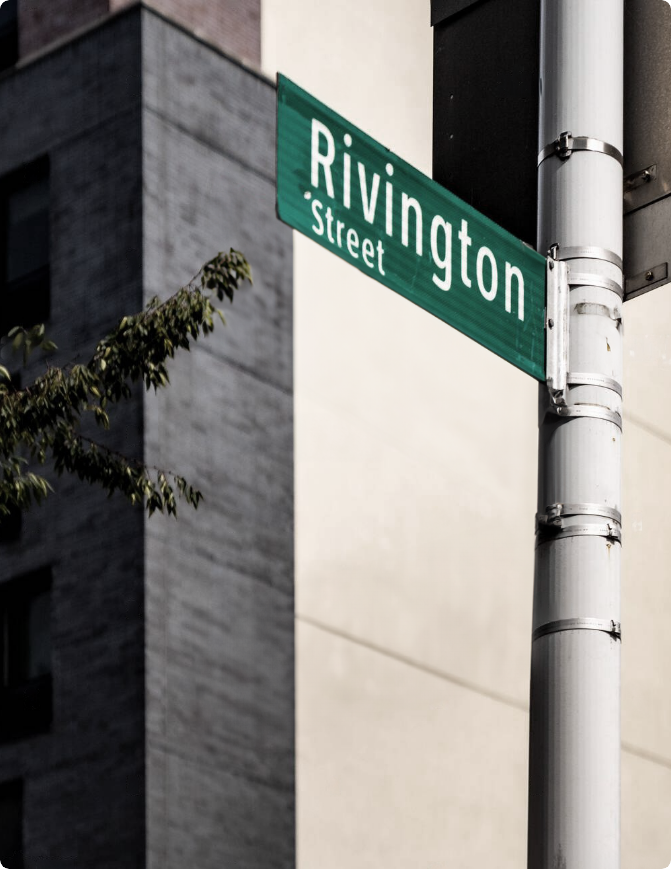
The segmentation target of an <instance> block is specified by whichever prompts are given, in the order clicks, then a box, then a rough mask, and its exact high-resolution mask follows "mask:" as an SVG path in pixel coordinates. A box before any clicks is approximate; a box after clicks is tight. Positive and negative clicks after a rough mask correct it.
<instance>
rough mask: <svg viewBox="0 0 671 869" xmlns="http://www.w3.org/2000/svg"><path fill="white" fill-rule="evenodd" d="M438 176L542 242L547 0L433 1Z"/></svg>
mask: <svg viewBox="0 0 671 869" xmlns="http://www.w3.org/2000/svg"><path fill="white" fill-rule="evenodd" d="M432 23H433V24H434V92H433V106H434V108H433V177H434V178H435V179H436V181H438V182H439V183H440V184H442V185H444V186H445V187H447V188H448V189H449V190H451V191H452V192H453V193H456V195H457V196H460V197H461V198H462V199H464V200H465V201H466V202H468V203H470V204H471V205H473V206H474V207H475V208H477V209H478V211H481V212H482V213H483V214H486V215H487V216H488V217H490V218H492V220H494V221H496V223H499V224H501V225H502V226H504V227H505V228H506V229H507V230H509V231H510V232H512V233H513V234H514V235H516V236H517V237H518V238H521V239H522V240H523V241H526V242H528V243H529V244H535V241H536V187H537V181H536V174H537V172H536V160H537V155H538V147H537V145H538V78H539V58H538V44H539V28H540V0H433V4H432Z"/></svg>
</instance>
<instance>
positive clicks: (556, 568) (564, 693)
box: [528, 0, 623, 869]
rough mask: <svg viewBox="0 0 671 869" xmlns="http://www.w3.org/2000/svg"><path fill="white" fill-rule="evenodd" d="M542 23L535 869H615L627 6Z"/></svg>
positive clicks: (568, 3) (603, 1) (549, 7)
mask: <svg viewBox="0 0 671 869" xmlns="http://www.w3.org/2000/svg"><path fill="white" fill-rule="evenodd" d="M541 9H542V12H541V80H540V94H541V97H540V99H541V105H540V121H539V147H540V154H539V205H538V214H539V222H538V249H539V251H540V252H542V253H546V252H547V251H548V250H549V249H551V248H553V246H554V245H556V248H554V249H553V253H554V256H555V257H556V258H557V259H558V260H560V261H562V262H565V263H566V264H567V265H568V284H569V292H568V293H564V294H562V293H558V294H557V295H556V297H555V298H556V299H560V298H565V299H566V302H565V303H564V304H565V305H566V304H567V306H568V323H569V329H568V357H567V359H568V364H567V369H566V373H565V378H564V377H563V376H562V377H561V378H560V379H559V380H558V379H557V375H556V371H557V370H561V365H560V366H559V369H557V368H556V367H555V372H554V374H553V376H552V378H551V382H549V383H548V385H547V386H544V387H541V400H540V417H541V418H540V436H539V482H538V516H537V540H536V563H535V578H534V609H533V642H532V663H531V716H530V753H529V843H528V844H529V851H528V866H529V869H582V867H589V869H617V867H619V865H620V853H619V852H620V841H619V840H620V625H619V622H620V530H621V516H620V488H621V485H620V477H621V472H620V440H621V434H622V416H621V414H622V390H621V385H620V384H621V382H622V319H621V318H622V282H623V277H622V261H621V256H622V165H621V164H622V157H621V152H622V74H623V73H622V55H623V0H542V5H541ZM548 316H549V315H548ZM549 319H550V318H549ZM548 326H552V327H553V328H554V327H555V324H554V322H553V324H550V323H548ZM564 381H565V382H564Z"/></svg>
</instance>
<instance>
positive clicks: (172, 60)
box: [0, 6, 295, 869]
mask: <svg viewBox="0 0 671 869" xmlns="http://www.w3.org/2000/svg"><path fill="white" fill-rule="evenodd" d="M0 116H1V117H2V118H3V124H2V125H1V126H0V176H2V175H4V174H5V173H7V172H10V171H11V170H13V169H15V168H16V167H18V166H19V165H21V164H23V163H26V162H29V161H30V160H32V159H33V158H36V157H39V156H41V155H44V154H48V155H49V159H50V192H51V283H52V289H51V306H52V317H51V320H50V323H49V331H50V333H51V334H52V335H53V337H54V340H55V341H56V343H57V344H58V346H59V348H60V350H59V353H58V356H59V358H58V361H59V362H65V361H67V360H70V359H73V358H74V357H76V356H78V355H81V357H82V358H86V353H87V351H88V350H90V348H91V347H92V345H93V343H94V341H95V339H96V338H98V337H99V336H101V335H102V334H103V333H104V332H105V330H106V329H108V328H109V327H110V326H112V325H113V324H114V322H115V321H116V320H118V318H119V317H121V316H122V315H123V314H125V313H129V312H134V311H136V310H139V309H140V308H141V307H142V305H143V304H144V303H145V302H146V301H147V300H148V299H149V298H151V297H152V296H153V295H155V294H158V295H160V296H162V297H165V296H167V295H170V294H171V293H172V292H174V291H175V290H176V289H177V288H178V287H179V286H181V285H182V284H183V283H185V282H186V281H187V280H188V279H189V278H190V277H191V276H192V275H193V274H194V273H195V272H196V271H197V269H198V268H199V266H200V265H201V264H202V263H203V262H204V261H205V260H206V259H208V258H210V257H211V256H212V255H213V254H214V253H216V252H217V251H218V250H227V249H228V248H229V247H235V248H237V249H239V250H241V251H243V252H244V254H245V255H246V256H247V258H248V259H249V261H250V262H251V264H252V268H253V270H254V279H255V283H254V287H253V288H252V289H245V290H244V291H243V292H241V293H239V294H238V296H237V297H236V299H235V302H234V304H233V306H228V305H227V306H226V309H225V314H226V317H227V322H228V325H227V327H226V328H219V329H217V331H216V332H215V333H214V335H212V336H210V337H209V338H208V339H206V340H205V341H203V342H202V343H199V344H198V345H197V346H195V347H194V348H193V350H192V352H191V353H190V354H183V355H182V356H181V357H179V358H177V359H176V360H174V364H173V365H172V366H171V369H170V375H171V386H170V387H169V388H168V390H166V391H165V393H164V394H163V395H159V396H153V395H147V394H143V393H142V391H141V390H138V392H137V395H136V397H135V399H134V400H133V402H132V403H131V404H130V406H128V407H127V408H124V410H123V413H122V415H121V417H120V419H119V422H118V423H117V424H116V425H113V432H112V440H111V443H112V445H113V446H114V447H115V448H118V449H121V450H123V451H125V452H126V453H129V454H133V455H140V456H143V457H144V458H145V460H146V461H147V462H149V463H150V464H153V465H157V466H161V467H166V468H169V469H175V470H178V471H179V472H180V473H184V475H185V476H187V478H188V479H189V480H190V481H191V482H193V483H194V484H195V485H197V486H198V487H199V488H201V489H202V490H203V492H204V494H205V501H204V503H203V504H202V505H201V507H200V508H199V509H198V511H192V510H191V508H187V507H182V509H181V511H180V517H179V519H178V520H177V522H175V520H173V519H170V520H168V519H165V518H163V517H158V518H157V517H153V518H152V519H146V518H145V516H144V515H143V513H142V512H141V511H140V510H134V509H132V508H130V507H129V506H128V505H126V504H125V503H124V502H123V501H121V499H118V498H112V499H111V500H108V499H106V498H105V496H103V495H102V494H101V493H99V492H98V491H96V490H94V489H89V488H87V487H85V486H83V485H80V484H78V483H77V482H76V481H71V480H68V479H61V480H58V481H56V483H55V485H56V487H57V489H58V493H57V495H55V496H53V497H52V498H50V499H49V500H48V501H47V503H46V505H45V506H43V507H41V508H37V509H34V510H32V511H31V512H30V513H29V514H28V515H27V516H26V517H25V521H24V527H23V531H22V535H21V539H20V540H19V541H18V542H17V543H11V544H5V545H3V546H2V548H1V549H0V581H5V580H8V579H10V578H11V577H13V576H16V575H20V574H22V573H24V572H26V571H28V570H31V569H33V568H35V567H39V566H41V565H44V564H51V565H52V570H53V592H52V606H53V610H52V662H53V685H54V688H53V699H54V720H53V724H52V728H51V731H50V732H49V733H46V734H43V735H40V736H34V737H30V738H27V739H23V740H19V741H15V742H11V743H4V744H0V782H1V781H5V780H10V779H14V778H23V780H24V840H25V859H26V866H41V865H45V866H47V865H48V866H49V867H50V869H60V867H66V866H67V867H82V869H90V867H94V866H95V867H96V869H107V867H109V869H117V867H118V869H121V867H123V869H133V867H145V866H150V867H152V869H158V867H161V869H171V867H175V869H177V867H180V869H182V867H184V866H189V867H194V869H196V867H198V869H209V867H215V866H216V867H217V869H220V867H235V869H243V867H250V869H251V867H259V869H260V867H264V869H272V867H278V869H279V867H282V869H285V867H291V866H293V865H294V863H295V856H294V855H295V846H294V819H295V799H294V641H293V620H294V606H293V382H292V316H293V314H292V297H291V285H292V253H291V233H290V231H289V230H288V229H287V228H286V227H284V226H282V225H281V224H280V223H279V222H278V221H277V220H276V217H275V211H274V199H275V190H274V171H275V158H274V135H275V98H274V88H273V86H272V84H271V83H269V82H267V81H266V80H265V79H263V78H261V77H260V76H258V75H256V74H254V73H251V72H250V71H249V70H246V69H244V68H243V67H241V66H240V65H239V64H237V63H236V62H234V61H232V60H230V59H229V58H227V57H226V56H224V55H223V54H221V53H220V52H218V51H217V50H215V49H213V48H212V47H210V46H208V45H206V44H204V43H203V42H202V41H199V40H197V39H195V38H194V37H193V36H191V35H190V34H189V33H188V32H186V31H184V30H182V29H180V28H178V27H176V26H175V25H173V24H171V23H170V22H169V21H167V20H166V19H164V18H162V17H161V16H159V15H157V14H156V13H154V12H152V11H150V10H149V9H147V8H142V7H139V6H135V7H132V8H130V9H129V10H128V11H125V12H122V13H120V14H118V15H117V16H114V17H113V18H110V19H108V20H107V21H106V22H104V23H103V24H101V25H100V26H98V27H96V28H95V29H93V30H91V31H89V32H87V33H86V34H84V35H81V36H79V37H77V38H76V39H74V40H72V41H71V42H69V43H67V44H65V45H62V46H60V47H58V48H57V49H55V50H54V51H52V52H51V53H48V54H45V55H43V56H41V57H39V58H38V59H36V60H34V61H33V62H31V63H27V64H26V65H24V66H21V65H19V67H18V68H17V69H16V70H13V71H11V72H9V73H7V74H5V75H4V76H3V77H2V78H0ZM10 869H11V867H10Z"/></svg>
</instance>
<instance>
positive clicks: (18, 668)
mask: <svg viewBox="0 0 671 869" xmlns="http://www.w3.org/2000/svg"><path fill="white" fill-rule="evenodd" d="M51 715H52V687H51V569H50V568H44V569H42V570H37V571H34V572H33V573H29V574H26V575H24V576H20V577H16V578H15V579H12V580H10V581H9V582H6V583H3V584H2V585H0V739H20V738H21V737H24V736H31V735H32V734H35V733H43V732H44V731H46V730H48V729H49V727H50V725H51Z"/></svg>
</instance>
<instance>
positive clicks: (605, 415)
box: [545, 404, 622, 430]
mask: <svg viewBox="0 0 671 869" xmlns="http://www.w3.org/2000/svg"><path fill="white" fill-rule="evenodd" d="M545 412H546V414H548V413H553V414H555V415H556V416H560V417H564V418H565V419H569V418H571V417H575V416H581V417H590V418H591V419H603V420H605V421H606V422H612V423H614V424H615V425H616V426H617V427H618V428H619V429H620V430H622V416H621V414H619V413H618V412H617V411H616V410H611V409H610V408H608V407H602V406H601V405H600V404H572V405H570V406H569V405H561V404H559V405H557V404H553V405H549V406H548V407H547V408H546V410H545Z"/></svg>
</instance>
